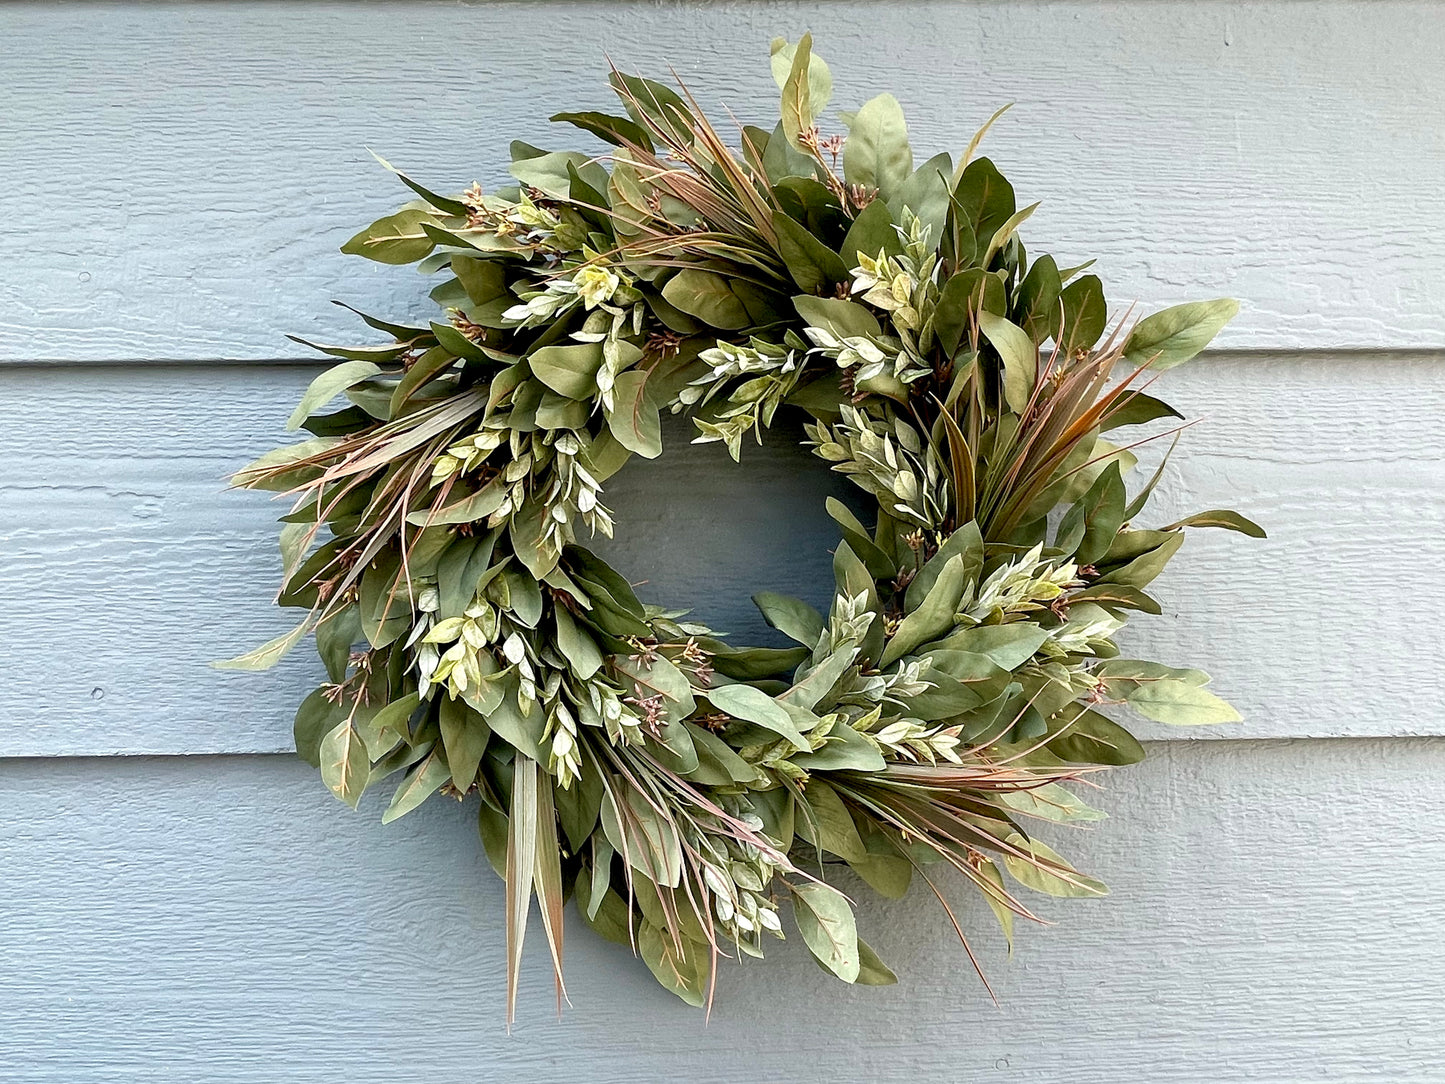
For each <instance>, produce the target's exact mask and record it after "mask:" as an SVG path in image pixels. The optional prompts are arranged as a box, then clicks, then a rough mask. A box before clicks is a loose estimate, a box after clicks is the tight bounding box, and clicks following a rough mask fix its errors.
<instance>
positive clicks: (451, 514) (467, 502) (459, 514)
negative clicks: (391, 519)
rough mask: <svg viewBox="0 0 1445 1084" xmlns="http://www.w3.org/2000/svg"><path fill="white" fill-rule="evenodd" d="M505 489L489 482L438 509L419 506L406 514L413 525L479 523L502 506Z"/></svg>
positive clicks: (430, 525) (505, 495)
mask: <svg viewBox="0 0 1445 1084" xmlns="http://www.w3.org/2000/svg"><path fill="white" fill-rule="evenodd" d="M506 497H507V489H506V487H505V486H503V485H502V484H501V483H500V482H498V481H495V480H494V481H492V482H489V483H488V484H487V485H484V486H483V487H482V488H481V489H479V490H477V491H476V492H475V493H470V494H468V495H467V496H465V497H463V498H462V499H461V500H459V501H453V502H452V503H451V504H449V505H446V506H445V507H443V508H440V509H432V508H421V509H418V510H417V511H415V512H412V513H410V514H408V515H407V517H406V521H407V522H408V523H410V524H412V525H413V526H417V527H421V526H429V527H437V526H446V525H449V524H453V523H480V522H481V521H482V520H484V519H486V518H487V517H488V516H490V515H491V514H492V513H493V512H495V511H496V510H497V509H498V508H500V507H501V506H502V501H504V500H505V499H506Z"/></svg>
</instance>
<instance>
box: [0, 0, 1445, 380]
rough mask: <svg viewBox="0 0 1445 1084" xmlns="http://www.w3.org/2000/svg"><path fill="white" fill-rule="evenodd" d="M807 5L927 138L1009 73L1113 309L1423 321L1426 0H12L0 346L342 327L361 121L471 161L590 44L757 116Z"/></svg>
mask: <svg viewBox="0 0 1445 1084" xmlns="http://www.w3.org/2000/svg"><path fill="white" fill-rule="evenodd" d="M808 28H811V29H812V31H813V32H814V35H815V37H816V39H817V43H818V48H819V50H820V52H821V53H822V55H824V56H826V57H827V58H829V60H830V61H831V63H832V65H833V69H834V73H835V75H836V77H837V85H838V96H837V99H838V100H837V102H836V103H835V108H837V109H847V108H856V107H857V105H858V104H859V103H861V102H862V101H863V100H865V99H866V98H868V97H871V96H872V95H874V94H877V93H879V92H881V91H883V90H891V91H895V92H897V94H898V95H899V97H900V98H901V100H902V101H903V104H904V106H905V108H906V109H907V111H908V115H909V117H910V120H911V123H912V132H913V142H914V145H915V147H916V148H918V149H919V150H927V152H928V153H929V154H932V153H936V152H937V151H940V150H952V151H954V152H955V153H957V152H958V150H959V149H960V148H961V147H963V146H964V145H965V144H966V143H967V142H968V139H969V137H970V136H971V135H972V134H973V132H974V130H975V129H976V128H977V127H978V126H979V125H980V124H981V123H982V122H983V121H984V120H985V119H986V118H987V117H988V116H989V114H990V113H992V112H993V110H994V109H996V108H997V107H998V106H999V105H1001V104H1003V103H1005V102H1010V101H1012V102H1015V103H1016V105H1015V109H1014V112H1013V113H1012V114H1011V115H1010V117H1009V118H1008V119H1006V120H1005V121H1003V122H1001V123H1000V124H999V125H997V126H996V128H995V131H994V132H993V133H992V134H991V135H990V138H989V140H988V143H987V148H986V149H987V150H988V151H989V153H991V154H992V155H993V156H994V157H995V158H996V160H997V161H998V162H999V163H1000V164H1001V165H1002V166H1003V168H1004V170H1005V172H1006V173H1007V174H1008V176H1009V177H1010V178H1011V179H1012V180H1013V181H1014V182H1015V184H1016V186H1017V187H1018V190H1019V192H1020V194H1021V196H1023V197H1024V199H1023V200H1021V202H1031V201H1033V200H1036V199H1037V200H1043V201H1044V202H1043V207H1042V208H1041V209H1040V210H1039V212H1038V213H1037V214H1036V215H1035V217H1034V218H1033V220H1032V221H1031V222H1030V223H1029V226H1028V229H1027V231H1026V239H1027V240H1029V242H1030V244H1032V245H1036V246H1037V245H1044V246H1045V247H1047V250H1048V251H1051V252H1054V253H1056V254H1057V255H1058V256H1059V258H1060V261H1061V262H1063V263H1068V262H1071V261H1072V260H1074V259H1075V258H1077V260H1079V261H1082V260H1084V259H1088V258H1090V257H1099V266H1098V270H1099V271H1100V273H1101V274H1102V275H1103V277H1104V280H1105V282H1106V283H1108V284H1109V286H1110V291H1111V293H1110V296H1111V297H1112V298H1113V300H1114V301H1115V302H1116V303H1118V304H1119V305H1120V307H1121V308H1122V307H1123V306H1127V305H1128V304H1129V303H1131V302H1134V301H1138V302H1139V303H1140V304H1142V305H1143V306H1145V307H1146V308H1154V307H1162V306H1163V305H1165V304H1170V303H1173V302H1176V301H1185V300H1195V299H1197V298H1200V297H1212V296H1220V295H1226V296H1234V297H1239V298H1242V299H1244V303H1245V307H1244V311H1243V313H1242V314H1241V316H1240V318H1239V320H1238V321H1237V322H1236V323H1235V325H1234V326H1233V327H1232V328H1230V329H1229V330H1228V331H1227V332H1226V333H1225V336H1224V338H1223V339H1222V340H1221V343H1222V345H1225V346H1229V347H1232V348H1283V349H1295V348H1300V347H1312V348H1323V347H1332V348H1338V347H1406V346H1409V347H1437V348H1438V347H1442V346H1445V309H1442V307H1441V305H1440V303H1439V288H1440V283H1441V282H1442V281H1445V244H1442V240H1445V190H1442V189H1441V187H1440V185H1439V184H1438V179H1439V177H1440V175H1441V174H1442V173H1445V129H1442V126H1441V125H1440V123H1439V117H1440V116H1441V114H1442V112H1445V8H1442V7H1440V6H1439V5H1437V4H1430V3H1372V4H1368V5H1362V4H1349V3H1318V4H1293V3H1283V2H1275V3H1233V4H1167V5H1166V4H1156V3H1135V4H1130V3H1064V4H1030V3H1005V4H970V3H937V2H933V3H929V2H919V0H910V2H890V3H888V4H886V5H879V4H874V3H868V2H863V0H854V2H829V3H783V4H751V3H718V4H698V3H651V2H646V3H643V2H616V3H571V2H559V0H550V2H536V0H530V2H522V3H479V4H472V5H461V4H451V3H447V4H390V5H388V4H376V5H371V4H368V5H360V6H355V7H346V6H339V7H337V6H330V5H326V6H316V5H287V6H286V8H285V10H284V12H282V11H278V10H277V8H275V7H274V6H272V5H267V4H253V5H245V4H234V5H233V4H225V5H221V4H197V5H181V6H161V5H141V6H136V7H100V8H95V7H82V6H68V5H67V6H56V7H50V6H45V5H38V4H36V5H28V6H22V7H19V8H15V7H10V8H7V9H6V10H5V11H4V13H3V14H0V93H3V101H4V103H5V105H4V108H5V119H6V123H5V124H3V125H0V162H3V163H4V171H5V177H6V183H5V184H4V185H3V186H0V265H3V266H5V267H6V269H7V274H6V275H5V276H4V281H3V283H0V359H20V360H33V359H37V358H44V359H61V360H71V359H75V358H86V359H100V360H122V359H124V360H129V359H137V360H151V359H155V358H178V359H195V358H209V357H224V358H253V359H254V358H278V357H291V356H294V355H295V348H294V347H293V346H292V345H291V344H289V343H288V342H286V340H285V338H284V334H285V333H286V332H294V333H299V334H303V335H309V336H312V337H320V338H322V339H326V338H328V337H333V336H337V335H341V334H345V333H348V332H349V331H350V325H349V324H348V323H347V321H346V319H345V317H344V315H343V314H342V313H340V312H339V310H331V309H328V308H327V307H326V305H325V301H326V300H327V299H328V298H331V297H336V296H345V297H347V298H348V299H349V300H351V301H353V303H356V304H359V305H360V306H361V307H362V308H371V309H375V310H385V309H395V308H396V307H397V305H398V303H400V302H402V301H404V300H406V299H407V298H409V297H412V296H414V295H415V294H416V293H418V292H419V286H418V285H416V280H406V279H404V278H398V277H397V276H395V275H392V274H388V273H387V272H385V271H384V270H381V269H367V268H364V267H362V266H360V265H359V264H358V262H357V261H343V260H342V258H341V257H340V255H339V254H338V253H337V251H336V248H337V245H339V244H340V243H341V241H343V240H344V239H345V238H346V237H347V236H349V235H350V234H351V233H352V232H354V231H355V230H356V229H358V228H359V227H360V225H362V224H364V223H365V222H368V221H370V220H371V219H372V218H375V217H378V216H379V215H381V214H383V213H388V212H389V211H390V210H392V209H393V208H394V207H395V205H397V204H398V203H399V202H400V201H401V200H402V198H403V197H404V196H405V195H406V193H405V192H404V190H403V189H402V188H401V187H400V185H398V184H396V183H395V181H394V180H393V179H392V178H390V177H389V176H388V175H387V174H385V173H384V172H383V171H382V170H381V169H380V168H379V167H377V166H376V165H375V163H373V162H372V161H371V159H370V157H369V156H368V155H367V153H366V150H365V148H367V147H371V148H374V149H375V150H376V151H377V152H378V153H382V154H384V155H385V156H386V157H388V158H389V159H391V160H392V161H394V162H396V163H398V164H399V165H401V166H404V167H405V168H407V169H409V170H411V171H412V172H414V173H415V174H416V175H417V176H419V177H421V178H424V179H425V180H427V181H428V182H429V183H431V184H432V185H433V187H436V188H439V189H442V190H447V189H459V188H462V187H465V185H467V184H468V183H470V182H471V181H472V180H474V179H477V180H481V181H483V182H485V183H495V182H496V181H497V179H498V176H499V174H500V173H501V169H502V166H503V165H504V164H505V161H506V146H507V142H508V141H509V140H511V139H513V138H522V139H526V140H529V141H532V142H534V143H541V144H544V145H548V146H561V145H564V144H565V145H570V143H571V141H572V136H571V135H570V134H569V133H568V132H567V131H562V130H557V129H551V128H550V127H549V126H548V125H547V123H546V118H547V117H548V116H549V115H551V114H552V113H555V112H559V111H561V110H566V109H587V108H598V107H599V106H607V105H609V104H610V102H609V100H608V99H609V95H608V94H607V92H606V90H605V88H604V81H603V75H604V73H605V70H606V68H605V64H606V61H605V57H606V56H607V55H610V56H611V57H612V58H613V59H615V60H616V61H617V62H618V63H619V64H620V65H624V66H631V67H635V68H637V69H641V70H645V71H647V72H651V73H656V74H665V72H666V67H667V65H668V64H672V65H675V66H676V67H677V69H678V71H679V73H680V74H681V75H682V76H683V77H684V78H686V79H687V80H688V81H689V83H690V84H691V85H692V86H693V87H694V89H695V90H696V91H697V93H698V95H699V97H700V99H701V100H702V101H703V102H704V103H705V104H706V105H707V106H709V107H710V108H712V109H720V107H721V106H723V105H724V104H728V105H731V106H733V107H734V108H735V109H736V110H738V111H739V112H740V113H741V114H742V115H743V116H745V117H754V116H764V115H765V114H768V115H773V116H775V113H773V112H772V110H773V105H772V103H773V101H774V100H775V94H776V90H775V88H774V87H773V85H772V82H771V79H770V78H769V73H768V65H767V43H768V41H769V39H770V38H772V37H773V36H775V35H778V34H788V35H790V36H793V37H796V36H797V35H798V34H800V33H801V32H802V31H803V30H804V29H808ZM515 42H521V43H524V44H522V45H520V46H519V45H516V44H513V43H515ZM828 123H831V124H833V126H834V127H835V128H836V127H837V122H836V121H829V122H828ZM578 135H580V133H578ZM584 142H585V140H584Z"/></svg>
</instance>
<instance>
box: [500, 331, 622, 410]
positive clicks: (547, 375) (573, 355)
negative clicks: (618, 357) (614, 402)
mask: <svg viewBox="0 0 1445 1084" xmlns="http://www.w3.org/2000/svg"><path fill="white" fill-rule="evenodd" d="M634 349H636V348H635V347H634ZM638 354H639V356H640V355H641V352H640V351H638ZM527 366H528V367H529V368H530V369H531V370H532V375H533V376H535V377H536V378H537V379H538V380H540V381H541V382H542V383H543V384H545V385H547V387H549V388H551V389H552V390H553V391H555V392H556V393H557V394H558V395H565V396H567V398H569V399H590V398H591V397H592V396H593V395H595V394H597V370H598V369H600V368H602V344H601V343H600V342H599V343H577V344H575V345H570V346H544V347H542V348H541V349H540V350H534V351H532V353H531V354H529V355H528V356H527Z"/></svg>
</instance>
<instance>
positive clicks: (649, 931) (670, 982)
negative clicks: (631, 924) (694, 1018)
mask: <svg viewBox="0 0 1445 1084" xmlns="http://www.w3.org/2000/svg"><path fill="white" fill-rule="evenodd" d="M637 951H638V953H639V954H640V955H641V956H642V960H643V962H644V963H645V964H647V969H648V970H649V971H651V972H652V975H653V977H654V978H655V979H657V981H658V982H659V983H660V984H661V985H662V987H663V989H665V990H668V991H669V992H671V993H673V994H676V995H677V996H678V997H680V998H681V999H682V1000H683V1001H685V1002H687V1004H689V1005H691V1006H692V1007H693V1008H701V1007H702V1005H703V1001H704V999H705V997H706V992H707V986H708V977H709V975H710V974H711V965H710V964H709V963H708V950H707V948H706V946H704V945H699V944H698V943H697V942H695V941H691V940H689V939H688V938H686V937H684V938H681V939H680V940H679V941H674V940H673V938H672V935H671V934H669V933H665V932H663V931H662V930H660V929H658V927H656V926H654V925H653V924H652V923H651V922H643V923H642V924H641V926H640V928H639V930H638V933H637Z"/></svg>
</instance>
